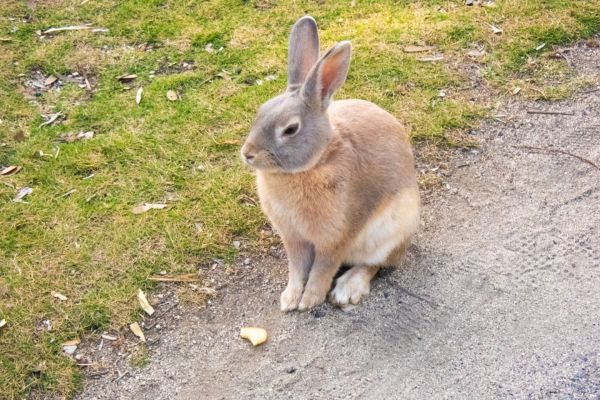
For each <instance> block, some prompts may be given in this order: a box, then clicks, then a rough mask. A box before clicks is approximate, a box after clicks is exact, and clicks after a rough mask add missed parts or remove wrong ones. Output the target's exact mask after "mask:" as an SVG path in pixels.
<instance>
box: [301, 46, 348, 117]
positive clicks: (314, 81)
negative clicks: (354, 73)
mask: <svg viewBox="0 0 600 400" xmlns="http://www.w3.org/2000/svg"><path fill="white" fill-rule="evenodd" d="M351 54H352V45H351V44H350V42H349V41H343V42H339V43H338V44H336V45H335V46H333V47H332V48H331V49H329V50H328V51H327V53H325V55H323V57H321V59H320V60H319V61H318V62H317V63H316V64H315V65H314V67H313V68H312V70H311V71H310V72H309V74H308V77H307V78H306V82H305V83H304V86H303V87H302V93H303V95H304V96H305V97H306V98H307V99H308V100H309V102H310V104H312V105H315V106H318V107H321V108H322V109H325V108H327V106H328V105H329V102H330V100H331V96H332V95H333V93H335V91H336V90H338V89H339V88H340V86H342V84H343V83H344V81H345V80H346V76H347V75H348V68H349V67H350V56H351Z"/></svg>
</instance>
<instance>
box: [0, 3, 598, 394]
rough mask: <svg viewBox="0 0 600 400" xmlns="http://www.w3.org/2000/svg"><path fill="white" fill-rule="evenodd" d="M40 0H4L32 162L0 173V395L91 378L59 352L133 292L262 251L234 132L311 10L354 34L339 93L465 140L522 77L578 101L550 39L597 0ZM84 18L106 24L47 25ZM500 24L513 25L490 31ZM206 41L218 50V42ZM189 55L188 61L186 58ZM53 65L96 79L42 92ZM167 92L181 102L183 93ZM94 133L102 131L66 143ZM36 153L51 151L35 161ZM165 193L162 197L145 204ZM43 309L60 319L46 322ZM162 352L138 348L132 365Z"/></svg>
mask: <svg viewBox="0 0 600 400" xmlns="http://www.w3.org/2000/svg"><path fill="white" fill-rule="evenodd" d="M25 3H26V2H22V1H16V0H5V1H3V2H2V5H0V38H2V39H8V40H2V41H0V91H1V93H2V95H1V96H0V121H1V122H0V167H2V166H7V165H20V166H22V167H23V170H22V171H21V172H20V173H19V174H16V175H11V176H6V177H0V319H6V321H7V325H6V326H5V327H3V328H0V388H2V394H1V395H0V396H1V397H3V398H8V399H13V398H22V397H23V396H26V395H27V393H29V392H31V391H49V392H54V393H56V394H59V395H62V396H67V397H69V396H71V395H72V394H73V393H74V392H75V391H76V390H77V389H78V388H79V387H80V386H81V382H82V375H81V372H80V371H79V370H78V369H77V367H76V366H75V364H74V363H73V362H72V361H71V359H69V358H67V357H66V356H63V355H62V354H61V346H60V344H61V343H62V342H64V341H66V340H70V339H73V338H76V337H84V336H86V335H92V336H94V335H97V334H98V333H99V332H101V331H102V330H105V329H107V328H111V329H119V328H122V327H123V326H125V324H127V323H129V322H131V321H132V320H135V319H138V318H140V317H141V314H140V310H139V307H138V306H137V303H136V299H135V294H136V290H137V288H142V289H144V290H146V289H149V290H150V292H151V291H152V288H153V285H152V283H151V282H149V281H148V280H147V277H148V276H149V275H152V274H155V273H158V272H159V271H162V270H166V271H167V272H169V273H172V274H176V273H189V272H193V271H196V269H197V266H198V265H199V264H203V263H207V262H210V260H211V259H212V258H223V259H225V260H226V261H231V260H232V259H233V257H235V254H236V250H235V248H234V247H233V246H232V241H233V240H241V241H243V242H245V243H247V244H248V245H249V246H256V245H257V243H258V241H259V231H260V228H261V227H262V226H263V224H264V223H265V219H264V217H263V216H262V214H261V213H260V210H259V208H258V207H256V206H254V205H253V204H252V203H253V200H254V201H255V200H256V195H255V191H254V185H253V177H252V175H251V174H250V173H249V172H248V171H246V170H245V169H244V168H243V167H242V166H241V165H240V162H239V161H238V150H239V143H241V141H243V138H244V136H245V134H246V132H247V131H248V127H249V125H250V124H251V121H252V118H253V116H254V112H255V110H256V109H257V107H258V105H259V104H260V103H262V102H263V101H265V100H267V99H268V98H269V97H271V96H273V95H275V94H277V93H279V92H281V91H282V90H283V89H284V86H285V77H286V70H285V69H286V59H285V57H286V51H287V49H286V46H287V35H288V33H289V29H290V27H291V24H292V23H293V22H294V20H295V19H296V18H298V17H299V16H301V15H303V14H304V13H305V12H309V13H310V14H311V15H313V16H314V17H315V18H316V19H317V21H318V23H319V25H320V29H321V40H322V46H323V47H325V46H329V45H331V44H333V43H334V42H335V41H337V40H342V39H350V40H352V42H353V45H354V58H353V62H352V67H351V72H350V75H349V78H348V81H347V83H346V85H345V86H344V88H343V90H342V91H341V93H340V94H339V96H338V97H339V98H343V97H361V98H364V99H367V100H371V101H374V102H376V103H378V104H380V105H381V106H383V107H384V108H386V109H387V110H389V111H391V112H392V113H394V114H395V115H397V116H398V117H399V118H400V119H401V120H403V121H404V122H405V123H406V124H407V126H408V127H409V128H410V131H411V134H412V137H413V139H414V140H415V141H419V140H427V141H431V142H432V143H437V144H441V145H443V144H457V145H461V144H465V142H463V141H461V140H460V135H458V136H457V135H456V134H455V133H456V132H457V131H460V130H461V129H465V128H468V127H470V126H472V125H474V124H476V123H477V121H478V119H479V118H480V117H482V116H484V115H485V114H486V112H487V110H488V109H489V107H490V106H491V105H492V104H493V101H492V98H491V96H487V97H486V96H479V97H474V95H475V94H481V93H480V92H487V93H490V94H493V95H494V96H507V95H510V93H511V92H512V89H513V88H514V87H517V86H519V87H521V88H522V91H521V93H520V94H519V95H521V96H527V97H532V98H560V97H564V96H566V95H568V94H569V93H571V92H572V91H573V90H575V89H576V88H577V87H579V86H580V85H581V84H582V80H581V79H579V78H575V77H574V75H573V73H572V71H571V70H570V68H569V67H568V65H567V64H566V62H565V60H563V59H556V58H553V57H551V54H552V49H553V46H555V45H561V44H565V43H568V42H571V41H573V40H576V39H578V38H585V37H589V36H591V35H593V34H594V33H596V32H598V31H600V7H598V3H597V1H583V0H579V1H577V0H576V1H566V0H564V1H562V0H553V1H543V0H530V1H521V0H512V1H497V4H496V7H493V8H487V7H478V6H475V7H466V6H463V1H459V0H456V1H441V0H440V1H433V0H430V1H417V2H411V1H361V0H357V1H356V5H355V6H351V5H350V3H351V2H350V0H348V1H344V2H311V1H298V2H275V1H268V0H255V1H242V0H238V1H233V0H227V1H226V0H220V1H217V0H213V1H207V2H189V1H188V2H180V1H168V0H153V1H142V0H124V1H117V0H95V1H88V2H84V4H82V1H81V0H76V1H67V0H54V1H44V2H41V1H30V2H29V4H32V7H31V8H30V7H28V6H27V5H25ZM83 23H92V24H94V26H97V27H104V28H108V29H110V32H109V33H91V32H88V31H78V32H63V33H58V34H55V35H52V36H46V37H45V38H43V39H40V38H39V37H38V35H37V34H36V31H38V30H45V29H47V28H49V27H58V26H65V25H76V24H83ZM489 24H493V25H496V26H499V27H502V29H503V30H504V33H503V34H502V35H495V34H493V33H492V31H491V28H490V26H489ZM209 43H210V44H212V46H213V48H214V49H215V50H218V49H219V48H220V47H223V50H222V51H216V52H212V53H209V52H207V51H205V46H206V45H208V44H209ZM541 43H546V46H545V47H544V49H542V50H541V51H537V50H535V48H536V47H537V46H538V45H540V44H541ZM413 44H417V45H419V44H420V45H428V46H433V47H435V50H434V51H439V52H442V53H443V54H444V56H445V59H444V61H443V62H438V63H427V62H421V61H418V60H417V58H419V57H422V56H423V54H407V53H404V52H403V51H402V49H403V47H404V46H406V45H413ZM141 45H151V46H152V51H144V49H143V46H141ZM474 46H478V47H480V48H483V49H485V51H486V54H485V55H484V56H482V57H481V58H479V59H478V60H476V61H475V62H476V63H478V65H479V67H480V70H481V75H482V79H483V87H482V88H480V87H471V85H470V78H471V77H470V76H469V74H470V73H471V72H469V71H471V70H470V69H467V68H464V65H465V64H466V63H467V62H470V63H472V62H473V61H469V60H468V56H467V52H468V51H469V50H470V49H472V48H473V47H474ZM184 62H186V63H188V64H190V65H192V68H189V69H185V68H181V67H180V66H181V65H182V64H183V63H184ZM38 70H39V71H42V72H43V73H44V74H45V75H46V76H47V75H50V74H54V75H58V74H60V75H66V74H69V73H73V72H78V73H79V74H85V75H86V76H87V77H88V78H89V80H90V82H91V84H92V86H93V91H92V92H91V93H90V92H88V91H87V90H86V89H81V88H79V87H78V86H77V85H76V84H74V83H65V84H64V86H62V87H61V90H60V91H57V90H50V91H47V92H44V93H42V94H41V95H39V96H37V97H35V100H34V101H30V100H28V99H27V98H26V97H25V95H27V93H25V92H24V89H23V82H24V81H25V80H26V79H27V78H28V77H30V76H31V75H32V73H33V72H34V71H38ZM152 71H155V77H154V78H152V77H151V72H152ZM126 73H135V74H137V75H138V78H137V80H136V81H135V82H134V83H133V84H131V85H130V86H132V88H131V89H127V88H126V86H127V85H125V84H123V83H121V82H119V81H118V80H117V79H116V78H117V77H118V76H120V75H123V74H126ZM268 75H274V76H275V77H276V79H275V80H272V81H269V80H265V77H266V76H268ZM257 80H262V81H263V82H264V83H263V84H262V85H257V84H256V81H257ZM583 83H584V82H583ZM139 86H143V88H144V96H143V99H142V102H141V104H140V105H139V106H137V105H136V104H135V101H134V99H135V91H136V89H137V87H139ZM441 89H444V90H445V91H446V94H447V96H446V97H445V98H443V99H442V98H439V97H438V93H439V91H440V90H441ZM167 90H175V91H176V92H177V93H178V94H179V96H180V100H179V101H176V102H171V101H168V100H167V99H166V92H167ZM52 112H61V113H62V114H64V115H65V119H64V120H62V121H61V122H60V123H57V124H54V125H51V126H46V127H40V126H39V125H40V124H41V122H42V121H43V120H42V118H41V117H40V114H42V113H44V114H45V113H52ZM90 130H93V131H94V132H95V137H94V138H93V139H91V140H89V141H77V142H73V143H62V142H60V141H59V140H58V139H59V138H60V137H61V135H64V134H66V133H68V132H74V133H77V132H79V131H90ZM58 149H60V151H59V152H58V156H57V157H54V154H56V152H57V150H58ZM39 150H41V151H43V152H44V153H46V154H50V156H49V157H36V156H35V153H36V152H37V151H39ZM199 167H200V168H199ZM91 174H94V176H93V177H92V178H89V179H84V178H85V177H88V176H89V175H91ZM24 186H30V187H32V188H33V193H32V194H31V195H30V196H29V197H27V198H26V200H27V202H28V203H27V204H19V203H14V202H11V199H12V198H13V197H14V195H15V193H16V192H17V190H18V189H19V188H21V187H24ZM71 189H76V190H77V191H76V192H74V193H73V194H71V195H70V196H67V197H61V196H62V195H63V194H64V193H66V192H67V191H69V190H71ZM249 199H250V200H249ZM161 201H166V202H167V204H168V208H167V209H164V210H151V211H149V212H147V213H145V214H141V215H134V214H133V213H132V212H131V209H132V207H133V206H135V205H137V204H139V203H141V202H161ZM199 224H200V225H201V226H202V229H201V231H199V230H198V228H197V227H198V226H200V225H199ZM51 291H57V292H60V293H63V294H65V295H66V296H67V297H68V300H67V301H62V302H61V301H59V300H57V299H55V298H54V297H52V295H51ZM43 320H50V321H51V322H52V325H53V329H52V331H50V332H48V331H47V330H45V329H40V323H41V321H43ZM147 357H148V356H147V353H146V349H145V348H143V349H138V353H136V354H134V355H133V358H132V364H133V365H139V366H142V365H144V364H145V363H146V362H147Z"/></svg>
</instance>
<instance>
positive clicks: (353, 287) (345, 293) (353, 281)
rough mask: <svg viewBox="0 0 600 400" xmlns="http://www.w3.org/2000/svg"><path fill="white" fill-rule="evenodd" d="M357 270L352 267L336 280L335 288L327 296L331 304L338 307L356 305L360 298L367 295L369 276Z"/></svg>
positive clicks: (357, 268)
mask: <svg viewBox="0 0 600 400" xmlns="http://www.w3.org/2000/svg"><path fill="white" fill-rule="evenodd" d="M359 268H360V267H354V268H352V269H350V270H349V271H347V272H346V273H345V274H344V275H342V276H340V277H339V278H338V279H337V281H336V283H335V288H334V289H333V290H332V291H331V293H330V294H329V300H330V301H331V302H332V303H335V304H338V305H340V306H345V305H348V304H349V303H352V304H357V303H358V302H359V301H360V299H361V297H363V296H366V295H368V294H369V292H370V281H371V276H369V274H366V273H364V272H363V270H362V269H359Z"/></svg>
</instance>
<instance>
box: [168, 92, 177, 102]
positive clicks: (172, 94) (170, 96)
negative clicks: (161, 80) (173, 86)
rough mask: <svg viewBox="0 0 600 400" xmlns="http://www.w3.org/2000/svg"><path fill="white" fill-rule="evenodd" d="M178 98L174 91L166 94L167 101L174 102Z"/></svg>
mask: <svg viewBox="0 0 600 400" xmlns="http://www.w3.org/2000/svg"><path fill="white" fill-rule="evenodd" d="M177 98H178V96H177V93H175V91H174V90H169V91H168V92H167V99H169V101H175V100H177Z"/></svg>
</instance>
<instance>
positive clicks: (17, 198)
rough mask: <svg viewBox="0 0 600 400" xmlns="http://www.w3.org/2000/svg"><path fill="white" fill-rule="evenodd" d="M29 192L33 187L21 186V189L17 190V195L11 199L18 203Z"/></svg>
mask: <svg viewBox="0 0 600 400" xmlns="http://www.w3.org/2000/svg"><path fill="white" fill-rule="evenodd" d="M31 192H33V189H32V188H30V187H29V186H25V187H24V188H21V190H19V191H18V192H17V195H16V196H15V198H14V199H13V201H14V202H16V203H19V202H23V199H24V198H25V197H26V196H28V195H30V194H31Z"/></svg>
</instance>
